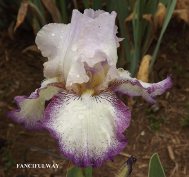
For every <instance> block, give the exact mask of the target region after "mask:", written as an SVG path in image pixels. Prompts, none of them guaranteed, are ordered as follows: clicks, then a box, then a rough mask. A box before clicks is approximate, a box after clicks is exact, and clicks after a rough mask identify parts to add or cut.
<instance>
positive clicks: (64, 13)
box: [60, 0, 68, 24]
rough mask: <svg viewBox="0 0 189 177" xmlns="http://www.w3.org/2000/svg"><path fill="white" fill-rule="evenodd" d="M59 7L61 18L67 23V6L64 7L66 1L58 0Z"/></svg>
mask: <svg viewBox="0 0 189 177" xmlns="http://www.w3.org/2000/svg"><path fill="white" fill-rule="evenodd" d="M60 7H61V12H62V16H63V17H62V19H63V23H64V24H67V23H68V15H67V10H66V9H67V8H66V2H65V0H61V1H60Z"/></svg>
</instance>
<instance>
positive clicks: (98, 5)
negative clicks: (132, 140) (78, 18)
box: [92, 0, 102, 10]
mask: <svg viewBox="0 0 189 177" xmlns="http://www.w3.org/2000/svg"><path fill="white" fill-rule="evenodd" d="M92 8H93V9H94V10H99V9H102V0H93V1H92Z"/></svg>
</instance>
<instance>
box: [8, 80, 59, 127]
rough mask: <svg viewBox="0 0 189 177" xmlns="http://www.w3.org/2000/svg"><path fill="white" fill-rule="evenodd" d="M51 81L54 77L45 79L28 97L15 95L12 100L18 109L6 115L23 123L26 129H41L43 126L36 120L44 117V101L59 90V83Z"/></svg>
mask: <svg viewBox="0 0 189 177" xmlns="http://www.w3.org/2000/svg"><path fill="white" fill-rule="evenodd" d="M52 81H55V79H51V80H48V79H47V80H45V81H44V82H43V83H42V87H41V88H39V89H37V90H36V91H35V92H33V93H31V95H30V96H29V97H26V96H16V97H15V99H14V100H15V102H16V104H17V105H18V108H19V109H18V110H13V111H10V112H8V113H7V116H8V117H9V118H11V119H12V120H14V121H15V122H17V123H20V124H23V125H24V127H25V128H26V129H28V130H43V129H44V128H43V127H42V126H41V125H40V124H39V123H38V121H39V120H40V121H42V120H43V119H44V109H45V101H46V100H50V99H51V98H52V97H53V96H54V95H55V94H57V93H58V92H59V91H60V90H61V85H60V84H58V83H50V82H52ZM46 84H47V85H46Z"/></svg>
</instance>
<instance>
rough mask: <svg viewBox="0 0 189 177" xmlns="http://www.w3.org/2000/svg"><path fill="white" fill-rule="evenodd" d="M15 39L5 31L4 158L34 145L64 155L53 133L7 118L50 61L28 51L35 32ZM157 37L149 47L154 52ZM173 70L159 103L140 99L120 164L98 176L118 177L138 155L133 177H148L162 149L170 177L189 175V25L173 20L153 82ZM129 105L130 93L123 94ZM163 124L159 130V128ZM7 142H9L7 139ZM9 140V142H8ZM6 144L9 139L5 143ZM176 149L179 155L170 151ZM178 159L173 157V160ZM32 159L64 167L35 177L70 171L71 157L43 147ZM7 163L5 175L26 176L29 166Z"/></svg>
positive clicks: (0, 134) (2, 164) (0, 84)
mask: <svg viewBox="0 0 189 177" xmlns="http://www.w3.org/2000/svg"><path fill="white" fill-rule="evenodd" d="M17 36H18V37H17V38H18V39H16V40H15V41H12V40H10V39H9V38H7V36H6V33H1V48H0V139H1V140H0V148H1V151H0V154H1V155H0V159H3V158H4V157H8V155H7V154H8V153H9V154H11V155H12V157H11V156H9V160H8V162H10V161H11V162H13V160H15V161H16V163H17V164H23V158H24V152H25V149H26V148H27V147H28V146H36V147H39V148H42V149H45V150H47V151H50V152H53V153H55V154H58V155H61V154H60V152H59V148H58V145H57V142H56V140H55V139H54V138H53V137H52V136H51V135H50V133H49V132H48V131H39V132H33V131H28V130H26V129H24V127H23V126H22V125H20V124H17V123H15V122H13V121H12V120H11V119H9V118H7V116H6V114H7V112H8V111H10V110H13V109H17V106H16V104H15V102H14V101H13V99H14V97H15V96H17V95H26V96H29V95H30V93H31V92H33V91H34V90H35V89H36V88H39V86H40V83H41V81H42V80H43V79H44V78H43V63H44V61H45V59H44V58H43V57H42V56H41V54H40V53H35V52H29V51H28V52H26V53H22V51H23V50H24V49H25V48H26V47H27V46H29V45H31V44H34V36H33V35H32V33H29V34H25V33H21V32H20V34H18V35H17ZM155 44H156V40H154V41H153V44H152V46H151V48H150V50H149V53H151V52H152V51H153V49H154V46H155ZM168 74H169V75H170V74H172V77H171V78H172V80H173V87H172V88H171V89H169V90H168V91H167V92H166V93H164V94H163V95H161V96H158V97H157V102H158V104H157V105H156V106H153V107H152V106H150V105H148V104H147V103H146V102H145V101H144V100H143V99H142V98H135V99H134V102H135V103H134V105H133V110H132V121H131V124H130V127H129V128H128V129H127V130H126V131H125V132H124V135H125V136H126V137H128V143H129V144H128V146H126V148H125V149H124V150H123V153H122V154H121V155H117V156H115V158H114V159H115V160H114V162H110V161H106V162H105V163H104V165H103V166H102V167H101V168H94V169H93V177H114V176H115V174H116V172H117V171H118V169H119V168H120V167H121V166H122V165H123V163H124V162H125V161H126V160H127V159H128V158H129V157H130V156H131V155H133V156H134V157H136V158H137V162H136V164H135V167H134V170H133V172H132V175H131V176H132V177H146V176H147V175H148V165H149V160H150V157H151V155H152V154H153V153H155V152H157V153H158V155H159V157H160V159H161V162H162V165H163V167H164V170H165V173H166V176H168V177H170V176H182V177H189V165H188V160H189V138H188V135H189V127H188V126H181V120H182V119H183V118H184V116H187V115H189V106H188V105H189V83H188V79H189V27H188V26H186V25H183V24H176V25H175V24H174V23H171V24H170V25H169V28H168V29H167V31H166V33H165V35H164V37H163V41H162V43H161V46H160V51H159V54H158V59H157V60H156V63H155V66H154V69H153V73H152V75H151V80H150V81H151V82H158V81H160V80H163V79H165V78H166V76H167V75H168ZM121 99H122V100H123V101H124V102H125V103H126V104H127V101H126V100H127V96H124V97H122V98H121ZM158 126H159V130H158V131H157V132H154V131H153V130H155V129H156V128H157V127H158ZM4 140H5V141H4ZM7 140H8V141H7ZM4 142H6V143H4ZM168 147H169V148H170V147H171V149H172V152H173V154H174V159H173V157H172V156H170V155H169V152H168ZM171 158H172V159H171ZM27 160H28V163H37V164H42V163H45V164H46V163H51V164H53V163H56V164H59V168H58V169H54V170H53V169H40V168H37V169H28V174H29V175H33V176H35V177H43V176H44V177H49V176H51V177H52V176H54V177H60V176H65V175H66V168H67V165H68V161H65V160H60V159H57V158H55V157H52V156H50V155H47V154H45V153H43V152H40V151H38V150H30V151H29V152H28V154H27ZM6 167H7V162H6V161H2V160H0V177H16V176H17V175H19V174H23V175H24V171H23V169H17V168H16V166H15V165H14V164H12V165H11V166H10V167H9V168H8V169H7V170H6V171H4V170H3V169H4V168H6Z"/></svg>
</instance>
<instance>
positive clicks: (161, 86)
mask: <svg viewBox="0 0 189 177" xmlns="http://www.w3.org/2000/svg"><path fill="white" fill-rule="evenodd" d="M127 83H129V84H131V85H132V86H136V85H137V86H138V87H140V88H142V89H144V90H146V91H147V94H146V98H145V97H144V98H145V99H146V101H147V102H148V103H150V104H156V103H157V102H156V101H155V98H156V96H157V95H161V94H163V93H164V92H165V91H166V90H167V89H169V88H171V87H172V85H173V83H172V80H171V75H170V76H167V78H166V79H164V80H163V81H161V82H158V83H154V84H152V85H151V86H150V87H148V88H145V87H144V86H142V84H141V83H140V82H139V81H138V80H134V82H131V81H130V80H124V79H123V80H118V81H115V82H114V83H113V84H112V85H111V86H110V89H111V90H112V91H114V92H118V93H120V94H121V95H123V94H127V95H128V96H129V97H130V98H132V97H134V96H142V95H139V94H137V95H135V94H130V93H125V90H124V89H122V88H119V87H120V86H121V85H122V84H127ZM156 90H159V93H155V91H156ZM149 98H150V99H149Z"/></svg>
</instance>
